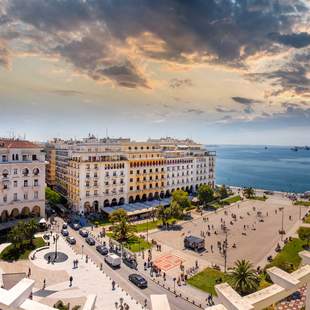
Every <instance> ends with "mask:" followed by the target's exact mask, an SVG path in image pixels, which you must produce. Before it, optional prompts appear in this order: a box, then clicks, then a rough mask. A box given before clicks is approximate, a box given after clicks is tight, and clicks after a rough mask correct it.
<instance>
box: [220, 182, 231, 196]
mask: <svg viewBox="0 0 310 310" xmlns="http://www.w3.org/2000/svg"><path fill="white" fill-rule="evenodd" d="M218 193H219V195H220V198H221V199H224V198H227V197H228V196H229V194H228V190H227V188H226V186H225V185H224V184H223V185H222V186H221V187H220V188H219V190H218Z"/></svg>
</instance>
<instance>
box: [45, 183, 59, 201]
mask: <svg viewBox="0 0 310 310" xmlns="http://www.w3.org/2000/svg"><path fill="white" fill-rule="evenodd" d="M45 198H46V200H48V201H49V202H50V203H51V204H54V205H56V204H60V203H62V201H63V199H62V197H61V195H60V194H58V193H57V192H55V191H53V190H52V189H51V188H49V187H46V188H45Z"/></svg>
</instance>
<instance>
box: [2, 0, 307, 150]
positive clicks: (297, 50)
mask: <svg viewBox="0 0 310 310" xmlns="http://www.w3.org/2000/svg"><path fill="white" fill-rule="evenodd" d="M107 129H108V134H109V135H110V136H114V137H118V136H126V137H132V138H134V139H137V140H141V139H145V138H148V137H152V138H155V137H161V136H175V137H180V138H183V137H189V138H193V139H195V140H197V141H200V142H203V143H209V144H211V143H212V144H213V143H216V144H219V143H232V144H244V143H246V144H247V143H251V144H282V145H304V144H308V145H309V144H310V141H309V136H310V1H307V0H189V1H185V0H179V1H177V0H156V1H154V0H83V1H82V0H53V1H52V0H0V136H8V135H9V134H10V132H12V131H14V132H15V133H16V134H20V135H24V133H25V134H26V137H27V138H29V139H36V140H43V139H48V138H52V137H55V136H60V137H81V136H86V135H87V134H88V133H89V132H91V133H94V134H96V135H98V136H105V135H106V130H107Z"/></svg>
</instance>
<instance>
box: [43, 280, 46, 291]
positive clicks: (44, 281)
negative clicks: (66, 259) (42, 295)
mask: <svg viewBox="0 0 310 310" xmlns="http://www.w3.org/2000/svg"><path fill="white" fill-rule="evenodd" d="M45 287H46V280H45V279H44V280H43V290H45Z"/></svg>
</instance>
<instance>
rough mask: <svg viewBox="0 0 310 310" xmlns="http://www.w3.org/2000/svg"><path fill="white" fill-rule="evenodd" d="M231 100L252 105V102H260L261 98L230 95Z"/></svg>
mask: <svg viewBox="0 0 310 310" xmlns="http://www.w3.org/2000/svg"><path fill="white" fill-rule="evenodd" d="M231 99H232V100H234V101H235V102H238V103H240V104H243V105H252V104H254V103H261V102H262V101H261V100H257V99H251V98H245V97H231Z"/></svg>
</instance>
